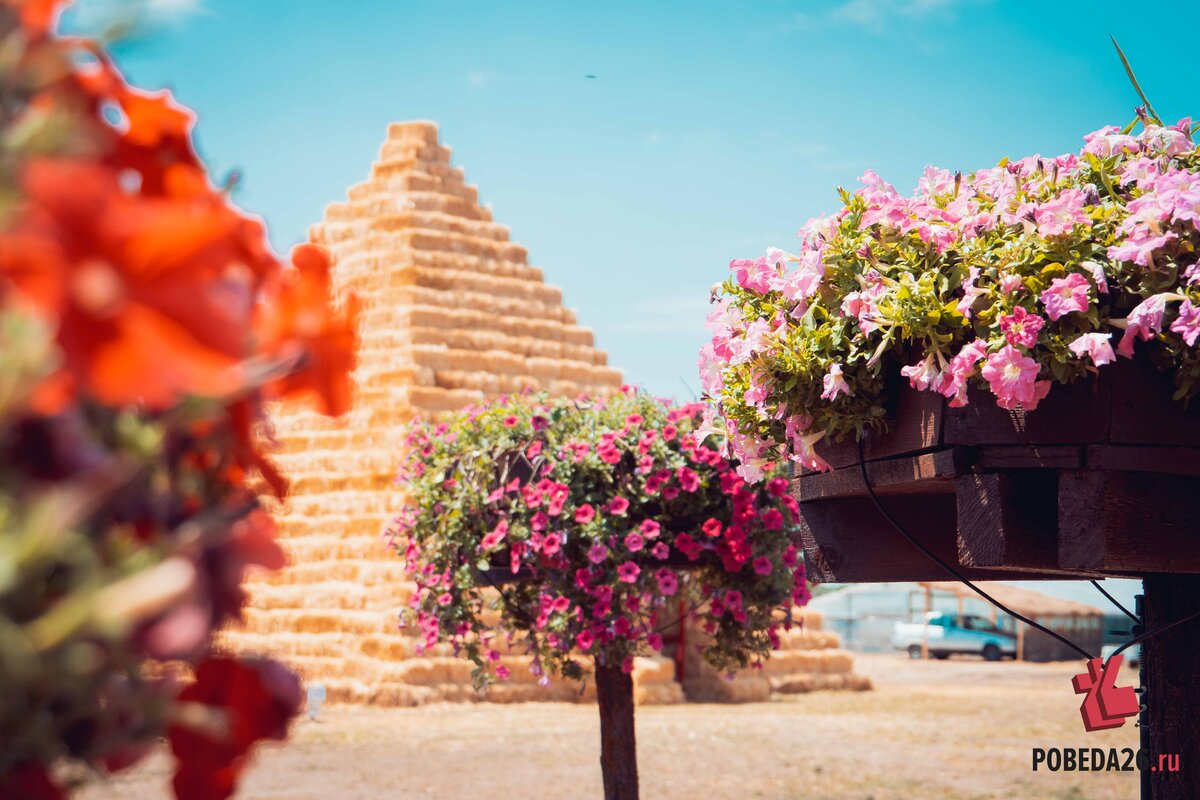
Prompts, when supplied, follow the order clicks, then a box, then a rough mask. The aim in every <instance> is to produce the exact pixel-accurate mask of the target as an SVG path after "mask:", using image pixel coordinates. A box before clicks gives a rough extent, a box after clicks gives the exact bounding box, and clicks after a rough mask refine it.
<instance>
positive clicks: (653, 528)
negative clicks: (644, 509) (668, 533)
mask: <svg viewBox="0 0 1200 800" xmlns="http://www.w3.org/2000/svg"><path fill="white" fill-rule="evenodd" d="M660 531H662V526H661V525H659V524H658V523H657V522H655V521H654V520H652V519H646V520H642V535H643V536H645V537H646V538H647V539H654V538H657V537H658V534H659V532H660Z"/></svg>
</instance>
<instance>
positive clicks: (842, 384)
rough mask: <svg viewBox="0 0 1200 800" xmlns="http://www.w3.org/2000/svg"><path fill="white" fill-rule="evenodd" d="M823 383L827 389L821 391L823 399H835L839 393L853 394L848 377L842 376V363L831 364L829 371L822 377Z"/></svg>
mask: <svg viewBox="0 0 1200 800" xmlns="http://www.w3.org/2000/svg"><path fill="white" fill-rule="evenodd" d="M822 385H823V386H824V387H825V391H823V392H821V399H822V400H833V399H834V398H835V397H837V396H838V395H839V394H853V392H851V391H850V386H849V384H847V383H846V379H845V378H844V377H842V365H841V364H832V365H830V367H829V372H828V373H827V374H826V375H825V377H824V378H823V379H822Z"/></svg>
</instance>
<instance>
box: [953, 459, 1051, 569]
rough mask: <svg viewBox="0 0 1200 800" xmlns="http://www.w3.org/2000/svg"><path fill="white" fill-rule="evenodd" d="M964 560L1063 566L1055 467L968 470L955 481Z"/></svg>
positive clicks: (967, 562) (1019, 566)
mask: <svg viewBox="0 0 1200 800" xmlns="http://www.w3.org/2000/svg"><path fill="white" fill-rule="evenodd" d="M955 486H956V491H955V499H956V502H957V507H958V560H959V563H961V564H963V565H964V566H970V567H991V568H995V569H1020V570H1040V571H1041V570H1044V571H1059V570H1060V567H1059V563H1058V539H1057V530H1056V523H1057V519H1058V513H1057V512H1058V508H1057V503H1058V481H1057V480H1056V475H1055V473H1054V472H1050V471H1046V470H1028V471H1023V472H1012V473H1006V474H996V473H983V474H972V475H963V476H962V477H960V478H959V479H958V480H957V482H956V483H955Z"/></svg>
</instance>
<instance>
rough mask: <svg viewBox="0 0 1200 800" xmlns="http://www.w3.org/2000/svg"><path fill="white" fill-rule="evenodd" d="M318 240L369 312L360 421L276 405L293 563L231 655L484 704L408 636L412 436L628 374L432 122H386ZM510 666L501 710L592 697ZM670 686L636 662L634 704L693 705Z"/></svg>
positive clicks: (258, 595) (406, 699)
mask: <svg viewBox="0 0 1200 800" xmlns="http://www.w3.org/2000/svg"><path fill="white" fill-rule="evenodd" d="M311 237H312V239H313V241H316V242H319V243H322V244H325V245H327V246H328V247H329V248H330V250H331V251H332V252H333V254H334V256H335V258H336V267H335V271H334V284H335V290H336V292H337V293H338V294H339V295H340V296H342V297H344V296H345V295H346V294H347V293H348V292H350V291H353V292H354V293H355V294H356V295H357V297H358V298H359V301H360V304H361V307H362V311H361V314H360V325H359V350H358V366H357V369H356V371H355V374H354V383H355V398H354V410H353V411H351V412H350V413H349V414H347V415H346V416H344V417H343V418H341V419H336V420H330V419H327V418H325V417H322V416H320V415H318V414H315V413H313V412H311V411H307V410H303V409H301V408H299V407H292V406H288V405H285V406H281V407H279V408H276V409H274V411H273V413H272V420H271V421H272V423H273V428H274V435H275V438H276V439H277V440H278V444H279V449H278V456H277V461H278V464H279V467H280V468H281V469H282V470H283V471H284V472H285V474H287V475H288V476H289V478H290V479H291V481H292V491H291V495H290V497H289V499H288V501H287V504H286V505H285V506H283V507H280V508H276V509H274V511H275V517H276V519H277V521H278V523H279V531H280V537H281V542H282V544H283V546H284V548H285V550H286V551H287V553H288V555H289V558H290V561H291V564H290V566H289V567H288V568H287V569H284V570H283V571H281V572H278V573H273V574H271V575H267V576H261V577H258V578H257V580H255V581H254V582H252V583H251V584H250V585H249V587H248V588H249V593H250V602H249V604H248V608H247V610H246V614H245V624H244V626H241V627H239V628H237V629H234V630H229V631H226V632H225V633H224V634H223V636H222V640H221V646H223V647H226V648H229V649H234V650H240V651H249V652H257V653H263V654H268V655H273V656H276V657H278V658H281V659H282V660H284V661H286V662H288V663H290V664H291V665H292V666H293V667H294V668H296V669H297V670H298V671H299V672H300V673H301V675H302V676H303V677H304V679H305V680H306V681H309V682H319V683H322V684H324V685H325V686H326V690H327V695H328V697H329V699H330V700H331V701H334V702H337V701H346V702H358V703H380V704H389V705H412V704H417V703H424V702H429V701H436V700H467V699H476V697H477V695H476V694H475V693H474V692H473V690H472V689H471V678H470V672H471V664H470V663H469V662H466V661H464V660H462V659H458V658H455V657H453V655H452V654H451V653H450V652H448V651H446V650H445V649H442V650H438V651H435V652H431V653H427V654H425V655H424V656H418V654H417V652H416V639H415V638H414V637H413V636H412V635H410V634H411V633H412V632H410V631H402V630H399V629H398V627H397V624H398V612H399V610H400V608H401V607H402V606H404V604H405V603H406V602H407V601H408V598H409V596H410V593H411V591H412V589H413V587H412V584H411V583H409V582H408V581H406V580H405V576H404V573H403V570H402V569H401V565H400V559H399V558H398V557H397V556H396V555H395V554H394V553H392V552H391V551H390V550H389V549H388V548H387V547H386V545H385V543H384V541H383V539H382V533H383V532H384V530H385V528H386V526H387V524H388V522H389V520H390V519H391V516H392V515H393V514H394V512H395V509H396V507H397V502H398V490H397V488H396V487H395V486H394V485H393V476H394V467H395V464H396V462H397V460H398V453H399V448H400V447H401V442H402V439H403V435H404V430H405V425H406V423H407V422H408V421H409V420H411V419H412V417H413V416H414V415H430V414H436V413H438V412H445V411H451V410H454V409H458V408H461V407H463V406H465V405H467V404H470V403H474V402H478V401H481V400H484V399H485V398H486V397H488V396H491V395H495V394H498V393H501V392H515V391H520V390H521V389H523V388H525V387H527V386H532V387H536V388H541V389H546V390H549V391H550V392H553V393H555V394H562V395H574V394H578V393H580V392H585V391H587V392H594V391H597V390H602V389H606V388H611V387H615V386H618V385H619V384H620V383H621V373H620V372H619V371H617V370H615V369H611V368H609V367H608V366H607V361H606V356H605V354H604V353H603V352H601V351H598V350H596V349H595V348H594V347H593V342H592V333H591V331H589V330H588V329H586V328H582V327H580V326H579V325H577V324H576V319H575V314H574V313H573V312H572V311H570V310H568V309H566V308H564V307H563V306H562V292H561V291H560V290H559V289H557V288H555V287H553V286H548V285H547V284H546V283H545V282H544V280H543V277H542V272H541V270H540V269H538V268H536V267H532V266H530V265H529V263H528V260H527V255H526V251H525V248H523V247H521V246H520V245H518V244H514V243H512V242H510V241H509V236H508V229H507V228H505V227H503V226H501V225H498V224H496V223H495V222H493V221H492V216H491V212H490V211H489V210H488V209H487V208H485V207H483V206H480V205H479V202H478V195H477V192H476V189H475V188H474V187H473V186H468V185H467V184H466V183H465V181H464V179H463V173H462V171H461V170H460V169H457V168H455V167H453V166H451V165H450V150H449V149H448V148H446V147H444V146H443V145H441V144H439V143H438V137H437V127H436V126H435V125H433V124H431V123H425V122H416V123H407V124H397V125H392V126H390V128H389V129H388V137H387V141H386V142H385V143H384V145H383V148H382V150H381V152H380V160H379V161H377V162H376V163H375V164H374V166H373V168H372V170H371V177H370V178H369V179H368V180H367V181H366V182H364V183H361V184H359V185H357V186H354V187H352V188H351V189H350V191H349V199H348V200H347V202H344V203H335V204H333V205H331V206H329V208H328V209H327V211H326V214H325V221H324V222H323V223H322V224H319V225H316V226H314V227H313V229H312V231H311ZM504 659H505V661H506V663H507V665H508V666H509V668H510V670H511V671H512V675H513V677H512V679H511V680H510V682H509V683H507V684H506V685H502V686H498V687H496V688H495V689H494V690H493V691H492V692H491V694H490V699H492V700H498V701H515V700H535V699H537V700H541V699H551V700H571V699H576V698H578V697H579V694H580V693H579V687H578V686H577V685H574V684H570V683H563V684H557V685H556V684H551V685H550V686H547V687H543V686H539V685H538V683H537V676H535V675H533V674H532V673H531V672H530V669H529V667H530V664H529V661H528V658H527V657H525V656H522V655H519V654H517V653H513V654H509V655H505V656H504ZM673 677H674V676H673V671H672V669H671V665H670V663H669V662H666V661H656V660H652V659H643V660H640V661H639V662H638V668H637V670H636V672H635V678H636V679H637V680H638V682H639V690H638V692H639V696H640V697H641V698H642V699H644V700H656V701H659V702H662V701H670V700H679V699H682V694H681V693H680V691H679V688H678V686H677V685H676V684H674V682H673Z"/></svg>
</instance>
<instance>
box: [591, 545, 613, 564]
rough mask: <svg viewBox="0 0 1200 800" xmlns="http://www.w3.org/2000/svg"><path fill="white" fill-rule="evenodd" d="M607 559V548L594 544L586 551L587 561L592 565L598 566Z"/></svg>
mask: <svg viewBox="0 0 1200 800" xmlns="http://www.w3.org/2000/svg"><path fill="white" fill-rule="evenodd" d="M606 558H608V548H607V547H605V546H604V545H602V544H600V543H599V542H596V544H594V545H592V546H591V547H590V548H589V549H588V561H590V562H592V563H593V564H599V563H601V562H603V561H604V559H606Z"/></svg>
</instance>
